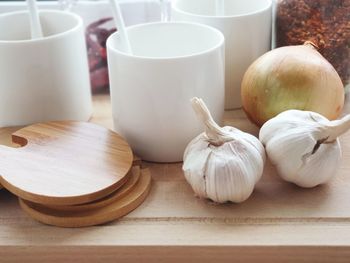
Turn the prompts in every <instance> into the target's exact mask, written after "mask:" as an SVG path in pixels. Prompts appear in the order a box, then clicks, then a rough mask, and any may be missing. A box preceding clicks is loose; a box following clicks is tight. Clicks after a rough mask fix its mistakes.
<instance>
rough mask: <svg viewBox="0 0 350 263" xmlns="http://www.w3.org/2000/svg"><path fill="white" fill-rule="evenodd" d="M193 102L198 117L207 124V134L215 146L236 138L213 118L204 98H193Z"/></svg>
mask: <svg viewBox="0 0 350 263" xmlns="http://www.w3.org/2000/svg"><path fill="white" fill-rule="evenodd" d="M191 104H192V108H193V110H194V111H195V112H196V114H197V117H198V118H199V119H200V121H201V122H202V123H203V124H204V125H205V134H206V136H207V137H208V141H209V142H210V144H212V145H214V146H220V145H223V144H224V143H225V142H229V141H232V140H234V138H232V136H230V134H229V133H227V132H226V131H225V130H224V129H223V128H221V127H220V126H219V125H218V124H217V123H216V122H215V121H214V119H213V117H212V116H211V114H210V111H209V110H208V108H207V106H206V105H205V103H204V102H203V100H202V99H199V98H196V97H195V98H192V99H191Z"/></svg>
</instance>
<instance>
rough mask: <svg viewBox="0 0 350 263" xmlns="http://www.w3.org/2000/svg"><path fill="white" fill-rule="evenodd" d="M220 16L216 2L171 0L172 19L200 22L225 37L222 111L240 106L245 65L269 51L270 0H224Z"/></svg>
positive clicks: (213, 0) (207, 0) (212, 0)
mask: <svg viewBox="0 0 350 263" xmlns="http://www.w3.org/2000/svg"><path fill="white" fill-rule="evenodd" d="M224 7H225V9H224V13H223V15H217V14H216V0H200V1H199V0H173V3H172V14H171V15H172V20H174V21H189V22H197V23H203V24H206V25H209V26H213V27H215V28H217V29H219V30H220V31H221V32H222V33H223V34H224V36H225V43H226V44H225V46H226V80H225V81H226V85H225V86H226V92H225V108H226V109H235V108H239V107H241V106H242V103H241V82H242V78H243V75H244V73H245V71H246V70H247V68H248V67H249V65H250V64H251V63H252V62H253V61H254V60H255V59H257V58H258V57H259V56H261V55H262V54H264V53H265V52H267V51H268V50H270V49H271V27H272V1H271V0H224Z"/></svg>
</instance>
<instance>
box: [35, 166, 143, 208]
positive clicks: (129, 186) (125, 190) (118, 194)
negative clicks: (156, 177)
mask: <svg viewBox="0 0 350 263" xmlns="http://www.w3.org/2000/svg"><path fill="white" fill-rule="evenodd" d="M129 173H130V176H129V178H128V180H127V182H126V183H125V184H123V185H122V186H121V187H120V188H118V189H117V190H116V191H115V192H113V193H111V194H110V195H108V196H106V197H104V198H102V199H99V200H96V201H93V202H90V203H86V204H81V205H70V206H64V205H56V206H54V205H41V204H36V206H37V207H39V210H42V209H45V208H51V209H54V210H56V211H75V212H77V211H86V210H91V209H97V208H101V207H104V206H106V205H109V204H111V203H113V202H114V201H117V200H119V199H121V198H123V197H124V196H126V195H127V194H129V193H130V192H131V191H132V190H133V188H134V187H135V185H136V184H137V182H138V180H139V178H140V175H141V170H140V166H134V167H132V168H131V171H129Z"/></svg>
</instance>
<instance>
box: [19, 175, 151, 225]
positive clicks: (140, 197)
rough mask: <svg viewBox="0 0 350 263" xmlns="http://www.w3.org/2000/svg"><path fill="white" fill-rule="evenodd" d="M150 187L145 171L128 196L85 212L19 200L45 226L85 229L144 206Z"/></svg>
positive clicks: (149, 179)
mask: <svg viewBox="0 0 350 263" xmlns="http://www.w3.org/2000/svg"><path fill="white" fill-rule="evenodd" d="M150 186H151V175H150V172H149V170H147V169H143V170H142V171H141V176H140V178H139V180H138V181H137V183H136V185H135V186H134V187H133V188H132V190H131V191H130V192H129V193H128V194H127V195H125V196H123V197H122V198H120V199H118V200H115V201H113V202H112V203H110V204H108V205H106V206H104V207H101V208H96V209H91V210H85V211H60V210H55V209H52V208H47V207H44V206H43V205H38V204H35V203H32V202H30V201H25V200H22V199H19V202H20V205H21V207H22V209H23V210H24V211H25V212H26V213H27V214H29V215H30V216H31V217H32V218H34V219H36V220H38V221H39V222H42V223H44V224H48V225H54V226H60V227H85V226H92V225H100V224H103V223H107V222H110V221H112V220H115V219H118V218H120V217H122V216H124V215H126V214H128V213H129V212H131V211H132V210H134V209H135V208H137V207H138V206H139V205H141V204H142V202H143V201H144V200H145V198H146V197H147V194H148V192H149V189H150Z"/></svg>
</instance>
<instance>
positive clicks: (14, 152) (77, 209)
mask: <svg viewBox="0 0 350 263" xmlns="http://www.w3.org/2000/svg"><path fill="white" fill-rule="evenodd" d="M12 139H13V141H14V142H15V143H17V144H20V145H21V146H22V148H9V147H5V146H0V174H1V176H0V183H1V184H2V185H3V186H4V187H5V188H6V189H8V190H9V191H11V192H12V193H13V194H15V195H17V196H18V197H19V202H20V205H21V207H22V209H23V210H24V211H26V212H27V213H28V214H29V215H30V216H31V217H33V218H34V219H36V220H38V221H40V222H43V223H46V224H50V225H56V226H62V227H83V226H91V225H97V224H103V223H106V222H109V221H112V220H115V219H117V218H120V217H121V216H124V215H125V214H127V213H129V212H130V211H132V210H134V209H135V208H136V207H138V206H139V205H140V204H141V203H142V202H143V201H144V200H145V198H146V196H147V194H148V192H149V189H150V185H151V176H150V173H149V171H148V170H147V169H141V168H140V164H141V161H140V160H139V159H136V160H134V158H133V154H132V150H131V149H130V147H129V145H128V144H127V143H126V142H125V141H124V139H123V138H121V137H120V136H119V135H118V134H116V133H114V132H112V131H110V130H108V129H105V128H102V127H100V126H98V125H94V124H91V123H82V122H50V123H41V124H35V125H32V126H28V127H25V128H23V129H21V130H19V131H17V132H15V133H14V134H13V136H12Z"/></svg>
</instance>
